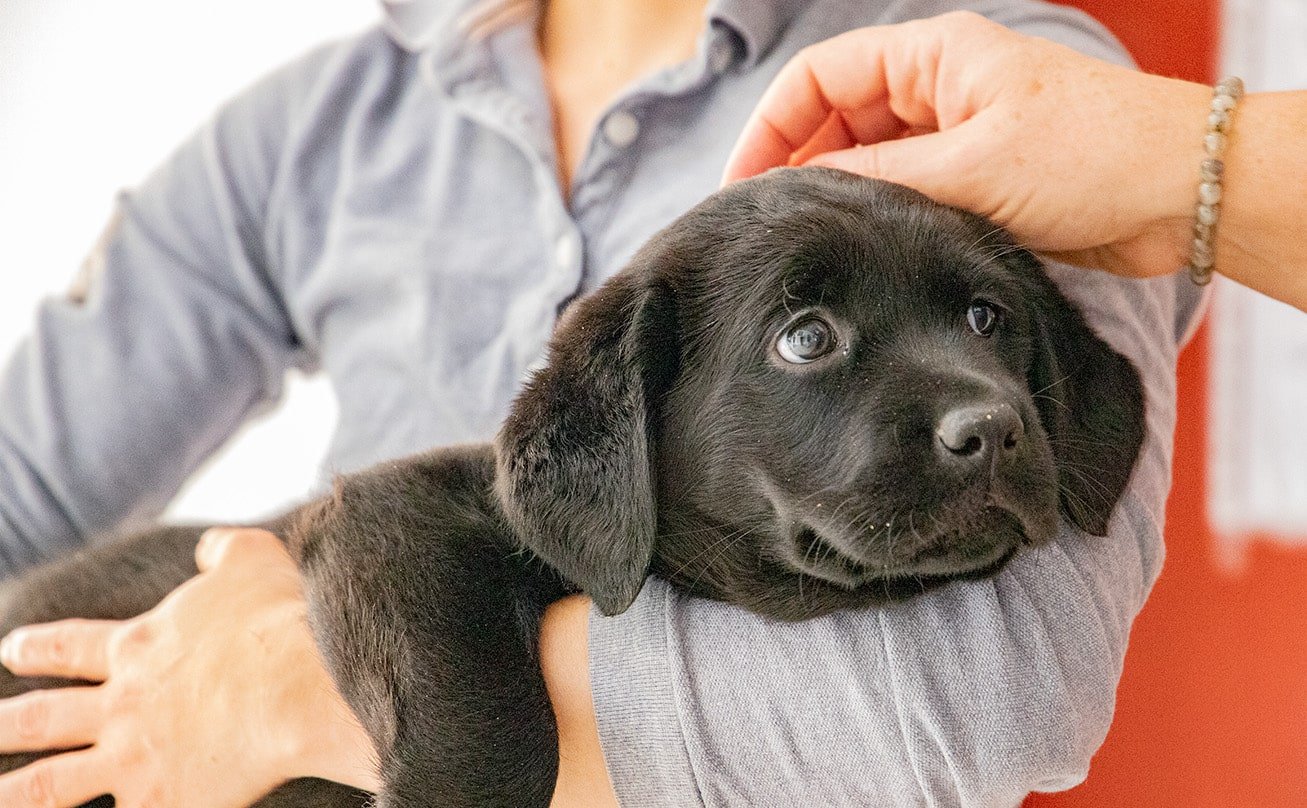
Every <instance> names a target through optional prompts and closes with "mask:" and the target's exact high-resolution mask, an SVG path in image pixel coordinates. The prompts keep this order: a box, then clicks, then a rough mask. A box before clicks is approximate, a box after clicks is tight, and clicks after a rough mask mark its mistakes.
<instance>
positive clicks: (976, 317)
mask: <svg viewBox="0 0 1307 808" xmlns="http://www.w3.org/2000/svg"><path fill="white" fill-rule="evenodd" d="M967 325H969V326H971V330H972V331H975V332H976V333H977V334H979V335H980V336H982V337H988V336H989V335H990V334H993V333H994V329H995V328H997V327H998V310H997V309H995V308H994V307H993V306H991V305H990V304H989V303H986V302H985V301H983V300H973V301H971V308H969V309H967Z"/></svg>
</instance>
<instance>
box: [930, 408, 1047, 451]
mask: <svg viewBox="0 0 1307 808" xmlns="http://www.w3.org/2000/svg"><path fill="white" fill-rule="evenodd" d="M1025 434H1026V425H1025V424H1024V423H1022V422H1021V416H1020V415H1018V414H1017V411H1016V410H1015V409H1014V408H1013V407H1012V405H1010V404H1006V403H992V404H968V405H966V406H962V407H957V408H955V409H952V410H950V411H948V412H947V413H945V414H944V417H943V418H941V419H940V421H939V429H938V430H936V432H935V437H936V439H937V441H938V443H939V447H938V448H940V449H941V450H942V451H943V453H944V454H946V455H949V456H953V457H957V458H962V459H965V460H967V461H969V462H973V463H984V464H986V465H987V464H988V463H989V461H990V460H992V459H993V458H994V456H996V455H999V456H1001V455H1002V454H1003V453H1004V452H1010V451H1013V450H1014V449H1016V448H1017V447H1018V446H1020V445H1021V439H1022V438H1023V437H1024V436H1025Z"/></svg>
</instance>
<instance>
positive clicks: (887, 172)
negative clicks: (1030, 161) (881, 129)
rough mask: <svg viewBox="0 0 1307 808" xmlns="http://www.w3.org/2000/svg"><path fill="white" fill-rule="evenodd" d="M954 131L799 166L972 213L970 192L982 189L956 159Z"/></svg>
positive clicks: (958, 146) (970, 168) (975, 199)
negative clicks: (902, 189) (888, 185)
mask: <svg viewBox="0 0 1307 808" xmlns="http://www.w3.org/2000/svg"><path fill="white" fill-rule="evenodd" d="M957 132H958V130H957V129H951V130H948V131H945V132H931V133H929V134H925V135H915V136H912V137H904V138H899V139H897V140H884V141H881V142H879V143H872V144H869V145H866V146H855V147H853V148H851V149H843V150H840V151H833V152H826V153H825V154H819V155H817V156H815V157H813V158H811V159H809V160H808V161H807V162H806V163H805V165H810V166H825V167H827V168H838V169H842V170H844V171H850V172H852V173H854V174H861V175H862V176H864V177H871V178H873V179H879V180H887V181H889V182H895V183H898V184H899V185H906V186H908V187H909V188H913V189H915V190H917V191H920V192H921V193H923V194H925V195H926V196H929V197H930V198H932V199H934V200H935V201H937V202H942V203H944V204H946V205H954V206H956V207H961V208H968V209H971V210H977V209H978V208H981V207H983V202H982V200H981V199H980V198H979V195H978V194H977V193H976V191H978V190H979V189H981V188H984V187H985V184H984V183H983V182H979V181H977V179H976V177H975V176H974V175H975V174H976V173H978V172H977V171H976V169H977V166H974V165H968V164H966V163H965V162H963V161H962V160H961V159H960V156H961V155H962V154H964V150H963V145H964V143H963V141H962V139H961V138H960V137H959V136H958V135H957Z"/></svg>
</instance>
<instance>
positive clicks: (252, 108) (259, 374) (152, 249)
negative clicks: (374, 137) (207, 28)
mask: <svg viewBox="0 0 1307 808" xmlns="http://www.w3.org/2000/svg"><path fill="white" fill-rule="evenodd" d="M322 58H323V55H322V53H320V52H319V53H315V54H312V55H310V56H309V57H306V58H305V59H303V60H301V61H300V62H298V63H296V64H295V65H293V66H291V67H289V68H285V69H283V70H281V71H279V72H278V73H276V74H274V75H272V76H270V77H269V78H267V79H265V80H264V81H262V82H261V83H259V84H258V85H256V86H255V87H254V88H252V89H251V90H249V91H247V92H246V93H245V94H243V95H242V96H240V97H238V98H237V99H235V100H234V101H232V102H230V103H228V104H227V105H226V106H224V107H223V108H222V110H221V111H220V112H219V113H218V114H217V115H216V116H215V117H214V118H213V119H212V120H211V121H210V122H209V123H207V124H206V125H205V126H204V127H202V129H201V130H200V131H199V132H198V133H197V134H196V135H195V136H193V137H192V138H191V139H190V140H189V141H188V142H187V143H185V144H184V145H182V146H181V147H180V148H179V149H178V150H177V151H176V152H175V153H174V154H173V155H172V156H171V157H170V158H169V159H168V160H167V161H166V162H165V163H164V164H163V166H162V167H161V168H159V169H158V170H156V171H155V172H154V173H153V175H152V176H150V177H149V178H148V179H147V180H146V181H145V182H144V183H143V184H142V185H141V186H140V187H139V188H138V189H136V190H134V191H131V192H127V193H123V194H121V195H120V197H119V199H118V200H117V207H116V211H115V213H114V216H113V219H112V221H111V223H110V225H109V226H108V228H107V230H106V231H105V234H104V236H103V237H102V239H101V242H100V243H99V244H98V245H97V247H96V249H95V252H94V253H93V254H92V256H91V257H90V258H89V259H88V261H87V264H86V266H85V267H84V269H83V276H82V278H81V279H79V281H78V283H77V284H76V285H75V288H74V290H73V291H72V292H70V293H69V294H68V295H67V296H65V297H62V298H55V299H49V300H47V301H45V302H44V303H43V304H42V305H41V306H40V308H39V310H38V311H37V313H36V319H35V323H34V324H33V326H32V329H31V331H30V333H29V335H28V336H27V338H26V339H25V340H24V341H23V342H22V343H21V344H20V346H19V347H18V349H17V351H16V352H15V353H14V354H13V355H12V356H11V357H10V358H9V360H8V362H7V363H6V364H5V365H4V367H3V371H0V577H3V576H7V575H11V574H13V573H14V572H15V571H17V570H20V569H22V568H24V567H26V566H29V565H32V564H34V563H37V562H40V561H43V560H47V559H49V558H52V557H54V556H57V555H59V554H60V553H63V552H65V551H67V550H68V549H71V548H73V547H76V546H78V545H79V544H80V543H82V542H83V541H84V539H85V537H87V536H91V535H95V534H99V533H103V532H106V531H110V530H113V529H115V528H118V527H120V526H123V525H125V524H126V523H137V522H140V521H144V520H146V519H148V518H150V517H152V516H154V515H156V514H157V513H158V512H159V511H160V510H162V508H163V506H164V505H165V504H166V503H167V502H168V500H169V499H170V498H171V497H172V495H173V494H174V493H175V492H176V491H177V489H178V488H179V487H180V485H181V484H182V482H183V481H184V480H185V479H186V477H187V476H188V475H189V474H190V473H191V472H192V471H193V470H194V469H195V468H196V467H197V466H198V465H199V464H200V462H201V461H202V460H203V459H204V458H205V457H207V456H208V455H209V454H210V453H211V452H212V451H213V450H214V449H215V448H217V447H218V446H219V445H220V444H221V443H222V442H223V441H224V440H225V439H226V438H227V437H228V436H229V435H230V434H231V433H232V432H233V431H234V430H235V429H236V428H237V427H238V426H239V425H240V424H241V423H242V421H243V420H244V419H245V418H246V417H247V415H248V414H249V413H250V412H251V411H252V410H255V409H256V408H258V407H260V406H261V405H264V404H266V403H268V402H270V401H272V400H274V399H275V398H277V397H278V395H279V393H280V389H281V384H282V378H283V375H284V371H285V370H286V369H287V368H288V367H289V366H291V365H292V364H295V363H297V362H302V361H304V357H303V356H302V352H301V351H300V350H299V347H298V345H297V342H296V338H295V334H294V332H293V329H292V327H291V324H290V322H289V318H288V316H287V313H286V311H285V310H284V308H283V304H282V299H281V295H280V294H279V291H278V287H277V279H276V277H275V264H276V260H275V258H276V256H275V245H273V244H271V243H270V241H269V239H267V238H266V237H265V230H266V227H265V222H266V221H267V217H268V208H269V198H270V195H271V193H272V189H273V186H274V183H275V180H276V177H277V171H278V158H279V155H280V150H281V148H282V144H283V143H284V142H285V140H286V137H287V132H288V131H289V129H290V128H291V127H292V126H293V122H294V117H295V113H294V110H295V104H296V98H297V97H298V96H299V95H301V94H302V93H300V89H301V88H302V86H303V85H305V84H306V83H308V82H309V81H311V76H312V72H313V67H314V65H315V64H316V63H318V62H320V61H321V59H322ZM35 271H40V272H50V271H53V272H62V271H64V270H60V269H58V268H53V269H50V268H37V269H36V270H35ZM70 274H71V273H70Z"/></svg>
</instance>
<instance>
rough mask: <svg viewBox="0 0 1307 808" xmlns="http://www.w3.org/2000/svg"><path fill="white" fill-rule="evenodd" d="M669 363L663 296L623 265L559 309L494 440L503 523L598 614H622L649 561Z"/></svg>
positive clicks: (674, 351) (671, 350)
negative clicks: (655, 452)
mask: <svg viewBox="0 0 1307 808" xmlns="http://www.w3.org/2000/svg"><path fill="white" fill-rule="evenodd" d="M677 355H678V348H677V337H676V317H675V311H674V304H673V297H672V293H671V291H670V290H669V289H667V288H666V287H665V286H660V285H657V284H655V283H654V282H653V281H652V280H651V279H650V277H649V273H647V272H645V271H641V270H640V269H639V268H638V267H637V266H634V265H633V266H632V267H631V268H628V269H626V270H624V271H623V272H622V273H620V274H618V275H616V276H614V278H613V279H612V280H610V281H609V282H608V283H606V284H604V285H603V286H601V287H600V288H599V289H598V290H596V291H595V292H594V294H592V295H590V296H589V297H587V298H584V299H583V300H581V301H580V302H578V303H576V304H575V306H574V308H573V310H572V311H570V312H568V316H567V317H566V318H565V319H564V321H563V322H562V324H561V325H560V326H559V329H558V331H557V332H556V333H555V335H554V338H553V340H552V341H551V343H550V356H549V364H548V365H547V366H546V367H545V368H544V369H542V370H541V371H540V372H539V373H537V374H536V375H535V377H534V378H532V379H531V381H530V382H529V383H528V384H527V386H526V388H525V389H524V390H523V391H522V393H521V394H519V396H518V398H517V400H516V402H515V403H514V405H513V409H512V412H511V413H510V414H509V417H508V419H507V420H506V421H505V423H504V426H503V428H502V429H501V430H500V433H499V438H498V440H497V442H496V455H497V462H498V475H497V482H496V485H497V488H498V493H499V499H500V503H501V507H503V509H504V513H505V515H506V516H507V518H508V520H509V523H510V524H511V525H512V527H513V528H514V529H515V530H516V531H517V533H518V535H519V536H520V537H521V538H522V540H523V541H524V543H525V544H526V546H527V547H528V548H529V549H531V550H532V551H533V552H535V553H536V554H537V555H539V556H540V557H541V558H543V559H544V560H545V561H547V562H548V563H549V564H551V565H552V566H553V567H554V568H555V569H557V570H558V571H559V572H561V573H562V574H563V575H564V576H566V577H567V578H568V579H569V580H571V581H572V582H573V583H575V584H577V585H578V586H580V587H581V588H582V589H584V590H585V592H586V593H587V594H588V595H589V596H590V597H591V598H592V599H593V600H594V602H595V604H596V605H597V606H598V607H599V610H600V611H601V612H603V613H604V614H606V615H613V614H618V613H620V612H623V611H625V610H626V608H627V607H628V606H630V605H631V601H633V600H635V596H636V595H637V594H639V592H640V588H641V587H642V586H643V585H644V579H645V576H646V575H647V574H648V570H649V564H650V560H651V559H652V557H653V549H654V534H655V531H656V529H657V521H658V520H657V508H656V502H655V497H656V490H657V487H656V485H655V481H654V473H653V465H652V463H651V459H652V451H651V447H650V442H651V440H652V439H653V437H654V436H653V435H652V432H653V431H654V430H655V429H656V423H657V419H656V417H655V415H654V413H652V412H651V406H654V405H656V402H657V401H658V399H660V398H661V396H662V394H663V393H664V392H666V390H667V389H668V387H669V386H670V385H671V381H672V379H673V377H674V376H675V372H676V364H677Z"/></svg>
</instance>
